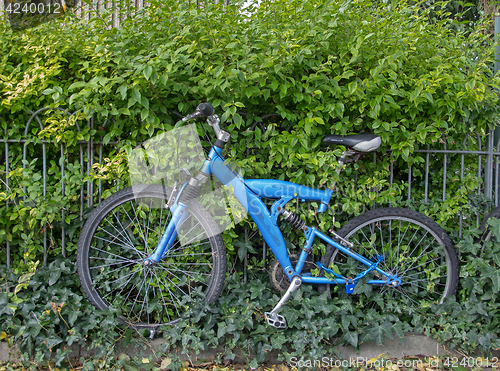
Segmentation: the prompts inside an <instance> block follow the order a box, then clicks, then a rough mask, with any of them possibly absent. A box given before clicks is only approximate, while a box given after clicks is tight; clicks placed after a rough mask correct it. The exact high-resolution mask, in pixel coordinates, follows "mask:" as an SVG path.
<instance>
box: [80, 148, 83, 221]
mask: <svg viewBox="0 0 500 371" xmlns="http://www.w3.org/2000/svg"><path fill="white" fill-rule="evenodd" d="M80 175H81V178H82V180H83V144H82V143H80ZM81 220H83V182H82V185H81V186H80V221H81Z"/></svg>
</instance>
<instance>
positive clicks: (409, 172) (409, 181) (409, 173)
mask: <svg viewBox="0 0 500 371" xmlns="http://www.w3.org/2000/svg"><path fill="white" fill-rule="evenodd" d="M408 201H411V166H410V167H409V169H408Z"/></svg>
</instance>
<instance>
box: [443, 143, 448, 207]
mask: <svg viewBox="0 0 500 371" xmlns="http://www.w3.org/2000/svg"><path fill="white" fill-rule="evenodd" d="M446 149H447V148H446V142H445V143H444V150H445V151H446ZM447 162H448V155H447V154H446V152H445V153H444V166H443V202H444V201H446V175H448V174H447V171H448V167H447V164H446V163H447Z"/></svg>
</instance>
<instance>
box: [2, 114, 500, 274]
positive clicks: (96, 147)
mask: <svg viewBox="0 0 500 371" xmlns="http://www.w3.org/2000/svg"><path fill="white" fill-rule="evenodd" d="M48 109H49V108H43V109H40V110H38V111H36V112H33V111H29V113H30V117H29V119H28V121H27V123H26V126H25V128H24V133H23V136H22V137H21V138H19V137H17V138H9V137H8V136H7V130H5V132H4V137H3V138H1V139H0V143H3V146H0V147H3V148H2V152H0V156H1V157H0V158H1V159H2V160H3V161H4V166H3V168H4V169H5V171H4V172H3V174H2V175H1V178H0V181H1V183H2V184H3V185H4V186H5V187H6V188H7V189H8V188H9V186H10V178H9V176H8V174H9V172H10V171H11V170H13V169H12V161H11V152H12V149H13V148H14V147H16V148H17V150H16V151H17V153H20V152H22V159H23V165H22V166H23V169H25V168H26V164H27V163H29V162H30V158H28V148H29V146H40V145H41V158H42V164H41V166H42V184H43V197H44V198H46V197H49V198H50V195H48V194H47V187H48V184H47V182H48V176H47V163H48V162H49V161H50V160H56V159H51V158H47V146H48V145H54V146H58V147H59V150H60V156H61V158H64V157H65V147H66V145H65V144H64V143H55V142H54V141H51V140H47V139H43V138H42V139H41V140H40V139H37V140H36V143H35V138H36V136H34V135H33V134H31V130H32V129H33V127H34V125H38V129H39V131H42V130H44V125H43V122H42V118H41V117H40V114H41V113H43V112H44V111H46V110H48ZM60 111H61V112H63V114H64V115H67V116H68V117H71V116H72V114H68V113H66V112H65V111H63V110H62V109H60ZM177 115H178V114H177ZM272 116H278V115H277V114H274V113H273V114H269V115H263V116H261V117H260V119H259V120H256V122H255V124H254V125H253V126H252V127H250V128H249V129H250V130H252V131H253V130H254V129H255V128H256V126H257V125H259V126H260V127H261V129H262V130H263V131H264V130H265V127H264V125H263V124H262V121H263V120H264V119H266V118H269V117H272ZM106 124H107V121H105V122H104V123H102V124H100V125H95V123H94V121H93V120H90V121H88V122H87V123H86V125H90V127H91V128H92V127H94V126H95V127H97V126H100V127H103V128H105V127H106ZM75 127H76V130H77V131H78V132H80V131H81V127H80V125H79V124H78V122H76V123H75ZM491 138H492V135H489V136H485V137H482V136H480V135H478V134H474V135H471V134H468V135H466V136H465V139H464V140H463V142H462V143H461V144H460V145H459V146H458V147H461V148H457V149H450V148H449V147H450V144H447V143H446V142H443V143H442V144H440V146H441V148H440V149H435V148H431V146H430V145H429V146H427V148H426V149H419V150H415V151H414V153H418V154H421V155H422V157H423V158H424V163H423V164H422V165H420V166H419V167H418V171H419V175H418V177H416V176H415V175H414V169H415V167H414V166H410V167H408V168H407V169H406V172H407V174H406V175H404V176H406V177H407V178H406V179H407V181H406V183H407V188H408V191H407V192H408V193H407V195H406V198H407V200H408V201H413V202H429V200H430V194H431V193H432V194H433V195H434V199H435V198H436V194H438V193H439V194H440V199H441V201H446V200H447V197H448V196H447V192H448V191H449V182H450V180H449V178H450V172H454V176H455V177H456V178H457V179H460V181H462V180H463V179H464V176H465V174H466V172H468V171H470V168H468V167H467V165H466V159H469V160H468V161H469V163H470V161H474V163H475V164H477V165H475V166H473V168H475V169H474V171H475V175H477V177H478V178H480V179H482V183H481V184H480V185H479V186H478V187H477V188H476V189H474V190H471V192H474V193H476V194H478V195H484V196H485V197H486V198H489V199H490V200H492V202H493V203H494V205H498V204H499V196H500V194H499V192H496V189H497V188H498V186H499V175H500V174H499V169H500V166H499V161H500V152H499V151H498V150H497V151H494V149H493V146H492V145H491V144H492V139H491ZM487 141H489V143H486V142H487ZM116 144H117V142H116V141H111V142H109V143H107V144H106V145H104V144H103V141H102V138H100V140H98V141H96V140H80V141H78V142H76V144H75V146H76V151H71V152H72V153H77V154H78V157H79V163H80V175H81V177H82V178H83V177H84V176H85V175H90V174H91V169H92V166H93V165H94V163H95V159H97V162H98V163H99V164H102V163H103V153H105V152H106V149H107V148H113V146H114V145H116ZM455 147H457V145H455ZM471 147H472V149H471ZM496 148H500V142H499V143H498V145H497V147H496ZM73 149H75V148H73ZM250 151H251V148H248V149H247V156H248V155H249V154H250ZM52 153H54V152H53V148H52ZM384 155H387V154H381V153H373V161H375V162H376V161H377V160H378V159H379V158H380V156H384ZM37 156H39V153H37ZM457 157H458V158H460V162H461V166H460V170H459V171H458V169H457V167H453V168H452V169H451V170H450V167H449V166H448V164H449V162H450V158H452V159H453V160H454V161H456V158H457ZM471 159H472V160H471ZM0 161H1V160H0ZM59 165H60V173H61V179H60V187H61V189H60V191H61V195H62V196H63V197H64V196H65V187H66V184H65V180H64V179H65V174H66V172H67V171H69V170H68V169H67V168H66V165H65V161H64V160H62V161H59ZM436 167H438V168H439V169H441V167H442V175H441V176H442V179H441V181H440V189H438V190H437V191H436V187H435V186H432V184H431V182H430V177H433V176H434V175H433V172H432V169H431V168H436ZM422 169H423V172H422ZM439 172H440V173H441V170H440V171H439ZM0 174H1V173H0ZM394 177H395V169H394V163H392V164H391V166H390V176H389V183H390V184H391V185H392V184H393V182H394ZM398 178H399V179H401V174H398ZM51 179H53V178H51ZM416 179H418V184H415V182H416ZM95 187H97V190H96V192H94V188H95ZM102 187H103V184H102V182H101V181H99V182H93V181H90V180H86V181H85V182H84V183H83V184H82V185H81V187H80V194H79V200H78V201H79V209H80V210H79V215H78V218H79V220H82V219H83V216H84V212H85V210H87V209H88V208H90V207H92V206H93V205H94V204H96V203H99V202H101V200H102V193H103V188H102ZM417 188H418V189H419V190H420V191H419V192H414V190H415V189H417ZM422 189H423V197H422V198H420V199H415V197H417V195H419V194H421V193H422V192H421V190H422ZM94 193H96V194H97V198H98V199H97V200H94V199H93V197H94ZM23 200H24V201H25V200H26V196H24V198H23ZM6 202H7V206H8V204H9V202H10V201H6ZM60 212H61V219H62V220H63V221H64V220H65V217H66V210H64V209H63V210H61V211H60ZM463 222H464V220H463V218H462V217H460V224H459V235H460V237H461V236H462V231H463ZM468 223H469V224H471V222H470V221H468ZM479 223H480V216H479V215H477V220H475V224H476V226H478V225H479ZM2 227H3V228H5V226H1V225H0V229H2ZM65 232H66V231H65V225H64V223H62V229H61V236H60V243H61V247H62V255H63V256H66V233H65ZM245 238H246V239H247V240H248V238H249V231H248V230H246V231H245ZM4 244H5V247H6V255H7V260H6V262H7V266H8V268H10V266H11V253H12V248H13V246H11V243H10V242H9V241H8V240H7V241H6V242H4ZM15 248H16V249H18V248H21V247H20V246H15ZM43 249H44V251H43V263H44V264H46V263H47V257H48V252H47V249H48V242H47V230H46V228H44V231H43ZM262 256H263V259H264V261H265V259H266V256H267V248H266V244H265V243H264V245H263V255H262ZM245 266H246V264H245ZM245 276H246V271H245Z"/></svg>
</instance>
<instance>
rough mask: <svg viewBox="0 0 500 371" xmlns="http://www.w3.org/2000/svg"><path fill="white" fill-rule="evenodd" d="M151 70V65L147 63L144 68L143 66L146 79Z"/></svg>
mask: <svg viewBox="0 0 500 371" xmlns="http://www.w3.org/2000/svg"><path fill="white" fill-rule="evenodd" d="M151 72H153V67H151V66H149V65H147V66H146V68H144V71H143V73H144V77H145V78H146V81H148V80H149V77H150V76H151Z"/></svg>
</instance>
